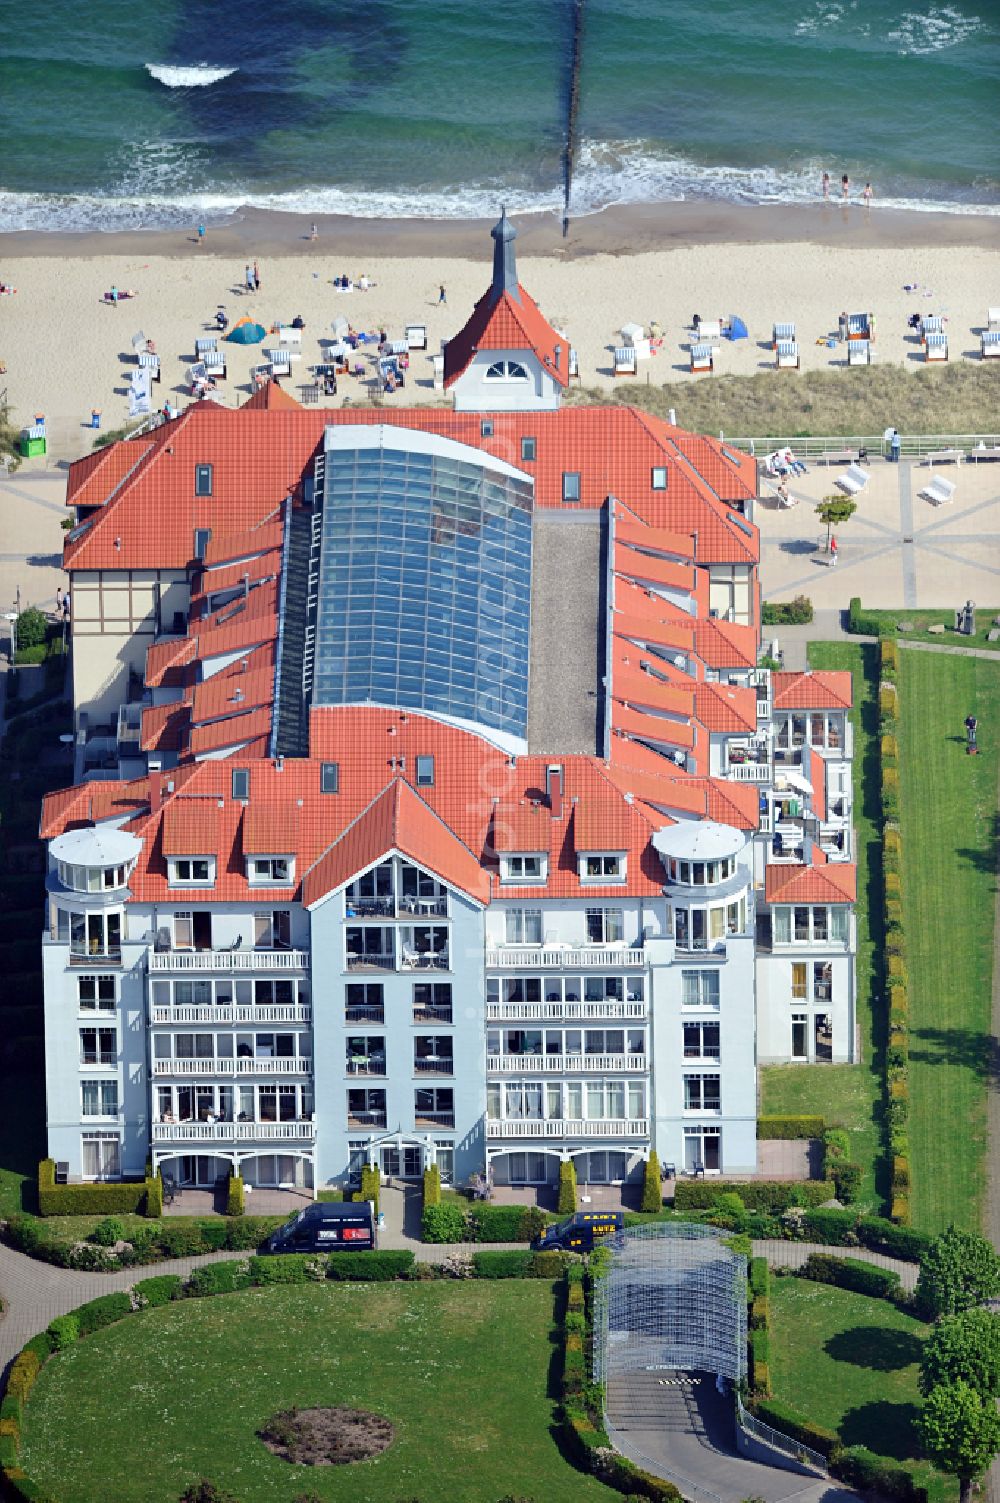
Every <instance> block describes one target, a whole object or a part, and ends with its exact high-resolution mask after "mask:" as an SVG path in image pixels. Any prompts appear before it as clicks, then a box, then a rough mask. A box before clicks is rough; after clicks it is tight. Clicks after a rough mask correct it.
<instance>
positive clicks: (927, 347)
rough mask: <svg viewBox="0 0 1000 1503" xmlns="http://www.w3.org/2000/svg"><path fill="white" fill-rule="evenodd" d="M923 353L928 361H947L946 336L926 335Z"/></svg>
mask: <svg viewBox="0 0 1000 1503" xmlns="http://www.w3.org/2000/svg"><path fill="white" fill-rule="evenodd" d="M924 353H925V356H926V359H927V360H928V361H931V360H947V359H948V336H947V334H928V335H927V336H926V338H925V339H924Z"/></svg>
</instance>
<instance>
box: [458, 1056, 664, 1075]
mask: <svg viewBox="0 0 1000 1503" xmlns="http://www.w3.org/2000/svg"><path fill="white" fill-rule="evenodd" d="M648 1068H649V1062H648V1060H647V1058H646V1055H645V1054H488V1055H487V1056H486V1069H487V1072H488V1073H489V1074H491V1075H539V1074H542V1075H547V1074H563V1073H564V1072H565V1071H572V1070H596V1071H599V1072H601V1073H603V1072H605V1071H612V1072H613V1071H617V1070H622V1071H626V1072H627V1073H628V1074H635V1073H639V1074H644V1073H645V1072H646V1071H647V1070H648Z"/></svg>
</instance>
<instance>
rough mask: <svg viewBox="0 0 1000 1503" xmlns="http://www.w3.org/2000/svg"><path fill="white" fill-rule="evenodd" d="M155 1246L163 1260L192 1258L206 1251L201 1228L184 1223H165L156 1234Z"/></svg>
mask: <svg viewBox="0 0 1000 1503" xmlns="http://www.w3.org/2000/svg"><path fill="white" fill-rule="evenodd" d="M155 1245H156V1250H157V1251H158V1252H159V1253H161V1254H162V1255H163V1257H165V1258H193V1257H194V1256H195V1255H196V1254H197V1253H201V1252H206V1251H208V1249H207V1248H206V1247H205V1243H204V1241H203V1239H202V1235H201V1228H200V1227H199V1226H197V1225H191V1224H189V1223H187V1222H184V1221H165V1222H164V1223H163V1225H162V1226H161V1227H160V1228H159V1229H158V1231H157V1233H156V1239H155Z"/></svg>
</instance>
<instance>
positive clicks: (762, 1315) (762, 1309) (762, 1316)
mask: <svg viewBox="0 0 1000 1503" xmlns="http://www.w3.org/2000/svg"><path fill="white" fill-rule="evenodd" d="M770 1318H771V1306H770V1301H769V1300H767V1299H766V1298H765V1296H764V1295H763V1294H758V1295H756V1296H755V1298H754V1301H753V1303H752V1304H751V1306H750V1314H749V1317H748V1319H749V1322H750V1330H751V1331H763V1330H766V1329H767V1324H768V1321H769V1320H770Z"/></svg>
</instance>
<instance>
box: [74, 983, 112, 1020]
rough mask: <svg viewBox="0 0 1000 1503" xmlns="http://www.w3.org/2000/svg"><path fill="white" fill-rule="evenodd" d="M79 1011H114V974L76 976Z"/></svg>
mask: <svg viewBox="0 0 1000 1503" xmlns="http://www.w3.org/2000/svg"><path fill="white" fill-rule="evenodd" d="M76 985H77V995H78V997H79V1002H80V1011H81V1012H114V1010H115V978H114V976H77V978H76Z"/></svg>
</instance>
